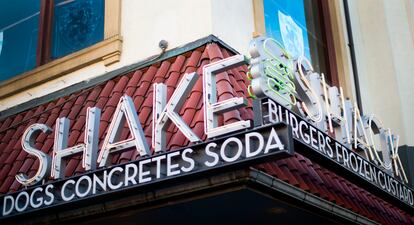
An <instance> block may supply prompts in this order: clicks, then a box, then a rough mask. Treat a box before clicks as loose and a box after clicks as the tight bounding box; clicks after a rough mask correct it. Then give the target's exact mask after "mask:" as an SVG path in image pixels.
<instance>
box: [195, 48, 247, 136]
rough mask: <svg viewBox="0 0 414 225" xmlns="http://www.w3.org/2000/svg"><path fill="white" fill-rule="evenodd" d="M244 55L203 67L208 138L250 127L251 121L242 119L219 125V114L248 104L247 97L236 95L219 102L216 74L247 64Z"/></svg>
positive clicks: (205, 119)
mask: <svg viewBox="0 0 414 225" xmlns="http://www.w3.org/2000/svg"><path fill="white" fill-rule="evenodd" d="M245 63H246V61H245V58H244V56H243V55H235V56H232V57H229V58H226V59H223V60H220V61H217V62H215V63H211V64H208V65H206V66H204V68H203V98H204V131H205V133H206V135H207V137H208V138H213V137H217V136H220V135H223V134H227V133H230V132H234V131H238V130H243V129H246V128H249V127H250V121H248V120H241V121H237V122H234V123H231V124H227V125H223V126H220V127H218V122H217V120H218V114H219V113H224V112H228V111H231V110H234V109H237V108H240V107H242V106H246V105H247V99H245V98H242V97H234V98H230V99H227V100H225V101H221V102H217V90H216V75H217V74H219V73H221V72H224V71H226V70H229V69H232V68H234V67H238V66H241V65H243V64H245Z"/></svg>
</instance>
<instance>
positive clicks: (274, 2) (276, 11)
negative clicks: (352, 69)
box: [263, 0, 327, 74]
mask: <svg viewBox="0 0 414 225" xmlns="http://www.w3.org/2000/svg"><path fill="white" fill-rule="evenodd" d="M263 5H264V17H265V28H266V34H267V36H269V37H272V38H274V39H276V40H277V41H279V42H280V43H282V44H283V45H284V46H285V48H286V50H287V51H288V52H289V53H290V54H291V55H292V56H293V57H294V58H297V57H299V56H305V57H306V58H308V59H309V60H310V61H311V63H312V65H313V67H314V69H315V71H317V72H319V73H325V74H326V73H327V71H326V59H325V52H326V45H325V42H324V36H323V33H322V26H321V24H322V23H321V18H320V15H321V14H320V9H319V4H318V1H314V0H288V1H287V0H263Z"/></svg>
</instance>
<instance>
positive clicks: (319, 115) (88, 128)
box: [0, 37, 414, 216]
mask: <svg viewBox="0 0 414 225" xmlns="http://www.w3.org/2000/svg"><path fill="white" fill-rule="evenodd" d="M250 54H251V58H250V59H248V58H246V57H245V56H243V55H236V56H232V57H229V58H226V59H224V60H221V61H218V62H215V63H211V64H208V65H206V66H204V67H203V104H204V108H203V109H204V111H203V113H204V125H205V127H204V132H205V134H206V136H207V140H208V141H207V142H205V143H202V144H199V143H200V142H201V138H200V137H198V136H197V134H195V133H194V132H193V131H192V130H191V129H190V127H189V126H188V124H186V123H185V121H184V120H183V119H182V118H181V116H180V115H179V113H178V112H179V110H180V109H181V107H182V106H183V104H184V102H185V101H186V99H187V97H188V94H189V93H190V91H191V89H192V88H193V86H194V84H195V83H196V81H197V79H198V78H199V75H198V74H197V73H191V74H184V76H183V78H182V79H181V81H180V82H179V84H178V85H177V87H176V89H175V91H174V92H173V94H172V96H171V98H170V99H167V87H166V85H165V84H158V83H157V84H154V86H153V90H154V98H153V120H152V132H153V133H152V143H151V144H152V147H153V149H154V152H151V149H150V147H149V145H148V144H149V143H147V139H146V137H145V135H144V131H143V129H142V127H141V122H140V121H139V119H138V115H137V110H136V108H135V106H134V103H133V101H132V99H131V98H130V97H129V96H126V95H125V96H123V97H121V98H120V101H119V103H118V105H117V108H116V109H115V112H114V115H113V117H112V120H111V122H110V125H109V128H108V130H107V132H106V137H105V138H104V141H103V143H102V147H101V149H98V146H99V143H98V141H99V139H98V134H99V127H100V126H99V123H100V114H101V110H100V109H98V108H88V110H87V119H86V123H85V132H84V133H85V136H84V142H83V143H81V144H78V145H76V146H72V147H70V146H68V137H69V127H70V126H69V123H70V121H69V120H68V119H67V118H58V119H57V121H56V125H55V128H54V129H52V128H50V127H48V126H47V125H45V124H32V125H30V126H29V127H28V128H27V129H26V131H25V132H24V134H23V137H22V148H23V150H24V151H26V152H27V153H28V154H30V155H32V156H35V157H36V158H37V159H38V160H39V161H40V163H39V167H38V169H37V172H36V174H35V175H34V176H33V177H27V176H26V175H25V174H17V175H16V179H17V181H18V182H20V183H21V184H23V185H24V186H26V187H28V186H32V185H36V184H39V183H41V182H44V181H46V180H47V179H48V178H49V177H51V178H52V179H56V180H58V181H55V182H52V183H49V184H47V185H43V186H39V187H36V188H34V187H32V188H31V189H27V190H24V191H19V192H17V193H14V194H10V195H5V196H2V197H1V199H0V200H2V215H3V216H10V215H16V214H19V213H23V212H28V211H33V210H36V209H39V208H44V207H49V206H52V205H56V204H62V202H67V201H74V200H79V199H83V198H89V197H91V196H94V195H97V194H103V193H106V192H110V191H114V190H117V189H122V188H128V187H131V186H139V185H142V184H144V183H150V182H156V181H158V180H162V179H167V178H170V177H175V176H180V175H181V174H191V173H195V172H200V171H205V170H208V169H211V168H218V167H222V166H226V165H232V164H240V163H241V162H244V161H250V159H256V158H270V157H268V156H272V155H274V154H276V155H280V154H279V153H289V154H292V149H291V148H290V146H291V144H289V143H290V142H291V141H292V138H290V137H289V135H288V132H285V131H284V134H283V135H280V132H279V130H278V129H276V128H275V127H270V128H269V127H265V128H259V129H258V130H257V131H255V130H252V121H250V120H240V121H237V122H233V123H230V124H225V125H219V123H218V117H219V116H220V114H222V113H224V112H228V111H231V110H236V109H238V108H241V107H245V106H246V105H247V99H246V98H244V97H233V98H230V99H227V100H225V101H218V99H217V89H216V85H217V84H216V76H217V75H218V74H219V73H222V72H224V71H227V70H230V69H232V68H235V67H238V66H240V65H246V64H247V65H249V78H251V79H252V82H251V85H250V86H249V87H248V93H249V94H250V95H251V97H253V98H261V99H263V98H265V97H266V98H270V99H271V100H272V101H270V102H269V104H268V105H269V111H268V112H269V114H268V117H269V118H270V120H269V121H271V122H278V121H283V122H286V123H288V124H290V125H291V127H292V131H293V136H294V137H295V139H296V140H297V141H299V142H301V143H304V144H305V145H306V146H308V147H309V148H310V149H313V150H316V151H317V152H320V153H321V157H326V158H329V159H331V160H332V161H335V162H336V163H338V164H340V165H341V166H342V167H343V168H345V169H347V170H348V171H351V172H352V173H354V174H356V175H358V176H359V177H361V178H362V179H364V180H366V181H369V182H371V183H372V184H373V185H374V186H375V187H378V188H380V189H381V190H383V191H385V192H386V193H388V194H391V195H392V196H394V197H395V198H396V199H398V200H400V201H401V202H404V204H407V205H409V206H410V207H412V208H414V205H413V194H412V190H411V189H410V188H408V187H407V186H406V185H404V184H403V183H402V182H400V180H401V181H405V182H406V176H405V173H404V170H403V167H402V165H401V161H400V159H399V156H398V136H395V135H393V134H392V133H391V132H390V130H389V129H385V128H383V126H382V124H381V122H380V121H379V120H378V119H377V118H376V117H375V116H372V115H371V116H361V115H360V113H359V110H358V107H356V106H355V104H354V105H353V104H352V103H351V102H350V101H349V100H346V99H345V98H344V96H343V93H342V89H341V88H339V90H338V88H337V87H328V86H327V85H326V83H325V80H324V76H323V74H322V75H319V74H317V73H315V72H314V71H313V69H312V66H311V64H310V62H309V61H308V60H306V59H304V58H299V59H296V60H294V59H292V58H291V57H290V56H289V54H288V53H287V52H286V51H285V50H284V49H283V46H281V45H280V44H278V43H277V42H276V41H274V40H272V39H267V38H263V37H259V38H255V39H254V40H253V41H252V44H251V47H250ZM293 112H296V114H294V113H293ZM255 113H256V112H255ZM298 115H300V116H298ZM285 118H286V119H285ZM125 123H126V124H127V127H128V129H129V132H130V133H131V135H130V138H128V139H126V140H121V139H120V136H121V135H120V134H121V132H122V131H123V130H124V124H125ZM171 124H174V125H175V126H176V127H177V128H178V130H179V132H182V133H183V134H184V136H185V137H186V138H187V139H188V140H189V141H190V142H191V143H193V144H194V143H197V145H194V146H193V147H189V148H184V149H181V150H179V151H172V152H168V150H169V149H167V148H166V146H167V143H166V130H167V129H168V127H169V126H170V125H171ZM41 132H43V133H46V134H49V133H52V132H54V136H55V138H54V146H53V154H52V157H50V156H49V155H47V154H45V153H44V152H42V151H41V150H39V149H36V147H35V144H34V142H35V140H36V137H37V135H38V134H40V133H41ZM238 132H242V135H238ZM328 132H329V133H330V134H331V136H329V135H328ZM223 136H230V137H228V138H225V139H223V138H221V137H223ZM375 137H376V139H377V140H378V139H379V142H378V141H377V142H375ZM335 139H336V140H335ZM130 150H135V151H137V152H138V154H139V155H140V160H138V161H136V162H131V163H129V164H125V165H122V166H116V167H111V166H113V165H111V157H112V155H113V154H114V153H119V152H121V151H130ZM313 150H311V151H313ZM304 151H305V150H304ZM358 151H360V152H362V153H363V154H359V153H357V152H358ZM76 154H78V155H79V154H81V155H82V166H83V168H84V169H85V170H86V171H89V173H88V174H86V175H83V176H80V177H77V178H72V179H66V180H65V177H64V174H65V167H66V161H67V160H68V159H69V158H71V157H73V156H74V155H76ZM284 155H286V154H284ZM97 168H98V170H97Z"/></svg>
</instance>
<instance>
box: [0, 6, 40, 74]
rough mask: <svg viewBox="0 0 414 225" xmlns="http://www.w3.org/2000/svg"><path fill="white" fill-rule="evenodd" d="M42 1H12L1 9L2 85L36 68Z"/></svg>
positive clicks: (0, 49)
mask: <svg viewBox="0 0 414 225" xmlns="http://www.w3.org/2000/svg"><path fill="white" fill-rule="evenodd" d="M39 11H40V1H39V0H19V1H8V2H7V7H0V81H2V80H6V79H8V78H10V77H12V76H14V75H17V74H20V73H23V72H25V71H28V70H30V69H33V68H34V67H35V66H36V49H37V41H38V29H39Z"/></svg>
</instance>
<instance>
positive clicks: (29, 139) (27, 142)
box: [16, 123, 52, 186]
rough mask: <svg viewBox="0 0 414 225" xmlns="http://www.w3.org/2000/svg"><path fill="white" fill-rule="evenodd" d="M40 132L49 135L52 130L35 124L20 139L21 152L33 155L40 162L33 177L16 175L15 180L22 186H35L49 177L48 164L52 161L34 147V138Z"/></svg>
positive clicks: (43, 125)
mask: <svg viewBox="0 0 414 225" xmlns="http://www.w3.org/2000/svg"><path fill="white" fill-rule="evenodd" d="M40 132H43V133H46V134H50V133H52V129H51V128H49V127H48V126H46V125H45V124H39V123H36V124H33V125H31V126H29V127H28V128H27V129H26V131H25V132H24V134H23V137H22V148H23V151H25V152H27V153H29V154H30V155H34V156H35V157H36V158H38V159H39V161H40V162H39V168H38V169H37V171H36V174H35V175H34V176H33V177H31V178H28V177H27V176H26V175H24V174H21V173H19V174H17V175H16V180H17V181H18V182H19V183H21V184H23V185H24V186H29V185H34V184H37V183H38V182H40V181H41V180H43V179H44V178H47V177H48V176H49V172H50V164H51V161H52V160H51V159H50V156H48V155H47V154H45V153H43V152H42V151H40V150H38V149H36V148H35V147H34V145H35V141H36V137H37V135H38V134H39V133H40Z"/></svg>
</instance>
